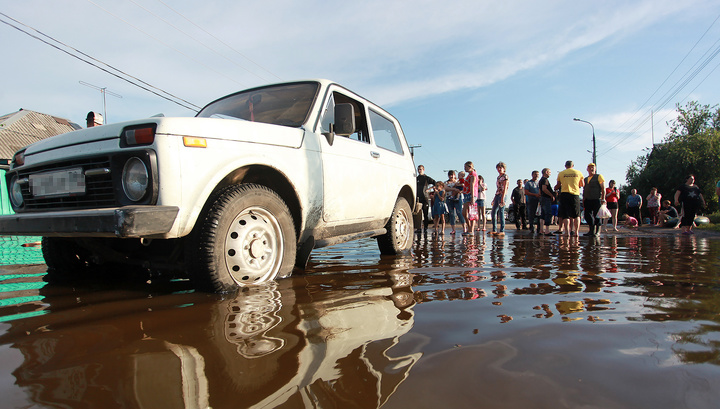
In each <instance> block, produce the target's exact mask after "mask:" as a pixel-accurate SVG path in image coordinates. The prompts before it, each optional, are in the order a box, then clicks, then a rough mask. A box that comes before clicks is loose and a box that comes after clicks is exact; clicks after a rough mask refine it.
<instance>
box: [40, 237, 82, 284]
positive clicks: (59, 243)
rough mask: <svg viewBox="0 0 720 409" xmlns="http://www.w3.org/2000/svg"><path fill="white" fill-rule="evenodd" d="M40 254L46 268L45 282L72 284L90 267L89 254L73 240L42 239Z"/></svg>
mask: <svg viewBox="0 0 720 409" xmlns="http://www.w3.org/2000/svg"><path fill="white" fill-rule="evenodd" d="M42 254H43V258H44V259H45V264H47V266H48V270H47V274H46V275H45V281H47V282H52V283H64V282H73V281H76V280H79V279H81V278H83V277H84V276H85V274H86V273H87V271H88V268H89V265H90V262H89V260H90V253H89V252H88V251H87V250H85V249H84V248H82V247H80V246H79V245H78V244H77V242H76V241H75V240H74V239H69V238H62V237H43V238H42Z"/></svg>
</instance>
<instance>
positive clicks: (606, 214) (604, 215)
mask: <svg viewBox="0 0 720 409" xmlns="http://www.w3.org/2000/svg"><path fill="white" fill-rule="evenodd" d="M611 216H612V214H610V210H608V208H607V206H605V204H604V203H603V204H601V205H600V208H599V209H598V212H597V216H595V217H597V218H598V219H609V218H610V217H611Z"/></svg>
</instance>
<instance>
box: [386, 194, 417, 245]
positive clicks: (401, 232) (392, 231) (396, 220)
mask: <svg viewBox="0 0 720 409" xmlns="http://www.w3.org/2000/svg"><path fill="white" fill-rule="evenodd" d="M385 228H386V229H387V233H385V234H383V235H382V236H379V237H378V238H377V241H378V247H379V248H380V253H382V254H388V255H395V254H401V253H404V252H406V251H407V250H409V249H410V247H412V237H413V236H412V235H413V217H412V210H411V209H410V205H409V204H408V202H407V200H405V198H403V197H399V198H398V199H397V201H396V202H395V208H393V212H392V216H391V217H390V220H389V221H388V222H387V225H386V226H385Z"/></svg>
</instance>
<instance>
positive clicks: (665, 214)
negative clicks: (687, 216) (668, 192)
mask: <svg viewBox="0 0 720 409" xmlns="http://www.w3.org/2000/svg"><path fill="white" fill-rule="evenodd" d="M676 217H678V212H677V209H675V208H674V207H672V206H671V203H670V201H669V200H663V202H662V206H660V210H658V226H664V225H665V223H667V222H668V220H670V219H673V218H676ZM676 227H677V226H676Z"/></svg>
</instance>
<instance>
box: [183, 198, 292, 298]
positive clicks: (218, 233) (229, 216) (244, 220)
mask: <svg viewBox="0 0 720 409" xmlns="http://www.w3.org/2000/svg"><path fill="white" fill-rule="evenodd" d="M198 226H199V228H198V229H197V231H196V233H194V234H193V237H192V239H191V242H190V246H191V247H190V249H189V252H188V254H187V256H188V257H189V258H190V260H189V261H190V262H189V263H188V265H189V266H190V271H189V275H190V277H191V278H192V279H193V281H194V282H195V285H196V286H197V287H198V288H199V289H201V290H208V291H213V292H231V291H234V290H236V289H237V288H238V287H239V286H247V285H252V284H259V283H262V282H266V281H270V280H274V279H275V278H277V277H286V276H289V275H290V274H291V273H292V269H293V266H294V264H295V253H296V247H297V237H296V236H295V225H294V224H293V219H292V216H291V215H290V210H289V209H288V207H287V205H286V204H285V202H284V201H283V200H282V199H281V198H280V196H278V195H277V193H275V192H273V191H272V190H270V189H268V188H267V187H265V186H260V185H255V184H243V185H233V186H229V187H227V188H225V189H224V190H223V191H222V192H220V194H219V195H218V196H216V199H215V200H214V202H213V203H212V204H211V205H210V207H209V209H208V211H207V212H206V213H205V215H204V216H203V217H201V218H200V219H199V220H198Z"/></svg>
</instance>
